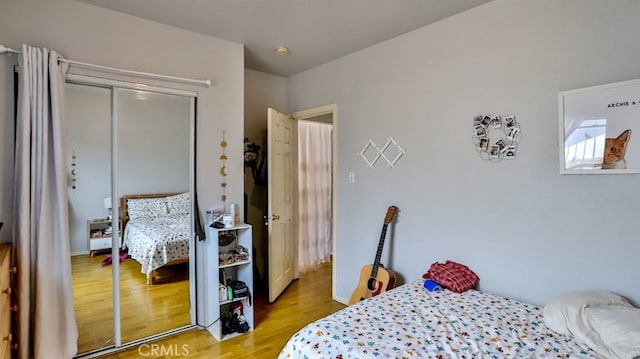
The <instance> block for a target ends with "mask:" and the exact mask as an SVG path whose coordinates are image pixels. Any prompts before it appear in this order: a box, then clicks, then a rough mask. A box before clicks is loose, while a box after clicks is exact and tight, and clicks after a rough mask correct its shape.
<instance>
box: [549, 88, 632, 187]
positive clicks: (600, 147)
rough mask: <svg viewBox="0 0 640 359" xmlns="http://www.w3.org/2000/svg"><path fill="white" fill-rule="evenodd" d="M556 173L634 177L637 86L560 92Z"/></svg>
mask: <svg viewBox="0 0 640 359" xmlns="http://www.w3.org/2000/svg"><path fill="white" fill-rule="evenodd" d="M558 106H559V113H560V173H561V174H620V173H640V80H632V81H624V82H617V83H612V84H607V85H600V86H594V87H587V88H582V89H577V90H570V91H564V92H560V93H559V95H558Z"/></svg>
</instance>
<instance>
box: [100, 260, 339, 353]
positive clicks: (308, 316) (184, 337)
mask: <svg viewBox="0 0 640 359" xmlns="http://www.w3.org/2000/svg"><path fill="white" fill-rule="evenodd" d="M158 287H159V288H162V287H163V286H158ZM253 299H254V305H255V309H254V310H255V313H256V314H255V329H254V330H253V331H251V332H249V333H246V334H244V335H240V336H237V337H234V338H231V339H228V340H224V341H222V342H218V341H216V340H215V339H214V338H213V337H212V336H211V335H210V334H209V332H208V331H206V330H202V329H195V330H190V331H187V332H184V333H181V334H177V335H174V336H171V337H167V338H165V339H162V340H159V341H155V342H152V343H149V344H146V345H141V346H136V347H134V348H131V349H128V350H126V351H122V352H119V353H114V354H110V355H107V356H104V357H103V358H119V359H126V358H142V357H146V358H174V357H180V358H221V359H225V358H233V359H237V358H276V357H277V356H278V353H279V352H280V350H281V349H282V347H284V345H285V343H286V342H287V340H288V339H289V337H291V336H292V335H293V334H294V333H295V332H296V331H298V330H299V329H300V328H302V327H303V326H304V325H306V324H307V323H309V322H312V321H314V320H316V319H319V318H321V317H324V316H326V315H328V314H330V313H333V312H335V311H337V310H340V309H342V308H344V307H345V306H344V305H343V304H341V303H338V302H336V301H334V300H332V299H331V264H329V263H327V264H322V265H318V266H314V267H309V268H308V269H306V270H305V271H303V272H301V274H300V279H299V280H296V281H294V282H293V283H291V285H290V286H289V288H287V289H286V290H285V292H284V293H283V294H282V295H281V296H280V297H279V298H278V300H276V301H275V303H272V304H269V303H268V300H267V297H266V293H261V291H260V290H257V291H256V293H254V296H253ZM105 325H110V324H109V323H105ZM152 350H155V352H152Z"/></svg>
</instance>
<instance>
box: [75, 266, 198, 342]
mask: <svg viewBox="0 0 640 359" xmlns="http://www.w3.org/2000/svg"><path fill="white" fill-rule="evenodd" d="M103 260H104V254H100V255H96V256H95V257H94V258H91V257H90V256H88V255H84V256H73V257H72V258H71V265H72V278H73V297H74V306H75V313H76V321H77V323H78V332H79V337H78V354H81V353H86V352H88V351H91V350H95V349H99V348H104V347H107V346H111V345H113V343H114V337H113V314H112V313H113V299H112V283H113V281H112V266H111V265H107V266H102V265H101V262H102V261H103ZM158 272H159V277H158V284H156V285H153V286H149V285H147V284H146V276H145V275H144V274H142V273H140V264H139V263H138V262H136V261H135V260H133V259H131V258H129V259H126V260H125V261H123V262H120V303H121V304H120V313H121V318H122V320H121V327H122V342H123V343H126V342H131V341H134V340H136V339H140V338H144V337H148V336H151V335H154V334H158V333H162V332H166V331H168V330H171V329H175V328H179V327H183V326H187V325H189V324H190V323H191V316H190V313H189V267H188V264H181V265H175V266H169V267H166V268H161V269H159V271H158Z"/></svg>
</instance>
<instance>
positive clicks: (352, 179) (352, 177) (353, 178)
mask: <svg viewBox="0 0 640 359" xmlns="http://www.w3.org/2000/svg"><path fill="white" fill-rule="evenodd" d="M349 183H356V173H355V172H349Z"/></svg>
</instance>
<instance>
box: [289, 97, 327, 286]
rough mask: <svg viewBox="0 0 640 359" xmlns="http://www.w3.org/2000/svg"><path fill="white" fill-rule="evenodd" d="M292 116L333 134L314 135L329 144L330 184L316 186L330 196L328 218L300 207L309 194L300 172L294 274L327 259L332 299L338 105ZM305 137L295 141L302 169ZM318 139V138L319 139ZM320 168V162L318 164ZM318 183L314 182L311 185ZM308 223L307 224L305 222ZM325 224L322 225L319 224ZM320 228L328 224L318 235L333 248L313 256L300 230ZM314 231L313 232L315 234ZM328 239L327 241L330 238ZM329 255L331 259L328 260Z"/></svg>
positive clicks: (317, 189)
mask: <svg viewBox="0 0 640 359" xmlns="http://www.w3.org/2000/svg"><path fill="white" fill-rule="evenodd" d="M291 117H292V118H293V119H294V120H295V121H296V122H298V121H300V122H305V121H308V122H311V124H314V123H315V124H318V125H320V124H322V125H325V126H328V128H329V131H330V135H329V136H328V137H327V136H326V133H325V135H324V136H322V135H314V137H321V136H322V137H324V139H323V140H322V141H323V142H329V143H325V146H326V147H327V148H328V154H327V155H328V156H329V158H328V161H324V160H321V161H320V162H323V163H324V162H328V163H327V165H328V166H329V168H330V170H329V171H328V172H329V182H328V183H324V182H320V183H316V184H315V185H314V186H315V187H316V188H315V189H314V191H319V192H325V193H327V194H328V196H329V197H330V198H329V201H328V203H326V204H324V205H321V206H322V207H324V208H325V209H326V210H327V211H328V213H327V214H326V215H322V216H321V217H324V219H322V220H320V221H318V218H321V217H315V219H314V217H313V216H312V217H309V216H307V215H306V214H305V213H304V212H305V210H303V209H302V208H301V206H303V204H301V200H302V203H304V202H305V198H304V197H306V196H307V195H306V194H305V193H304V192H305V191H308V189H304V188H301V187H302V186H303V185H302V184H300V183H299V181H300V177H301V171H302V169H299V170H298V177H299V178H298V181H297V182H298V185H297V186H296V191H295V201H296V203H297V206H296V214H297V215H296V218H297V221H296V232H297V236H296V239H297V240H296V243H295V245H296V254H297V257H296V264H297V265H296V267H295V268H296V273H295V277H296V278H299V277H300V275H299V273H300V271H301V270H304V265H302V266H301V264H305V263H307V264H309V265H314V264H319V263H322V262H325V263H326V261H327V260H328V262H329V263H330V265H331V292H332V297H333V293H335V267H334V265H333V261H334V258H335V256H336V242H335V239H336V236H335V204H336V193H335V188H336V177H335V175H334V174H335V173H336V165H337V153H336V132H335V124H336V120H337V107H336V105H335V104H332V105H326V106H321V107H315V108H311V109H307V110H303V111H298V112H295V113H293V114H291ZM297 128H298V129H299V128H300V127H299V126H298V127H297ZM325 131H326V128H325ZM305 137H306V136H304V135H302V134H301V133H300V132H297V133H296V139H297V148H298V150H297V151H296V153H295V156H294V159H295V162H296V163H297V164H298V166H299V167H305V166H307V167H308V165H307V164H305V163H304V162H305V160H304V159H303V158H301V155H300V152H301V150H300V147H301V146H306V144H304V143H301V142H300V141H305V140H304V138H305ZM316 139H318V138H316ZM316 165H317V163H316ZM313 182H315V181H312V183H313ZM322 197H323V195H319V196H317V198H322ZM327 217H328V218H327ZM310 221H313V222H315V223H309V222H310ZM305 222H307V223H305ZM320 222H322V223H320ZM318 225H320V229H322V226H325V225H328V226H330V228H329V230H328V233H327V232H324V231H323V230H320V231H318V232H319V233H320V234H318V235H319V236H322V237H325V238H324V239H323V240H322V243H323V244H322V246H326V245H328V246H329V247H330V248H326V247H325V248H321V249H319V251H318V253H316V254H315V255H311V254H310V253H309V252H308V251H305V249H304V248H302V246H307V245H308V243H306V242H305V241H306V239H303V238H302V234H301V233H300V232H301V231H303V232H306V228H309V227H316V228H318V227H319V226H318ZM312 232H313V231H312ZM327 237H328V238H327ZM301 251H302V253H304V252H306V253H307V254H306V255H305V256H306V258H300V257H299V256H302V255H304V254H302V253H301ZM327 253H328V258H327V257H326V255H327Z"/></svg>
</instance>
